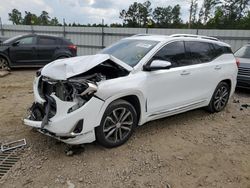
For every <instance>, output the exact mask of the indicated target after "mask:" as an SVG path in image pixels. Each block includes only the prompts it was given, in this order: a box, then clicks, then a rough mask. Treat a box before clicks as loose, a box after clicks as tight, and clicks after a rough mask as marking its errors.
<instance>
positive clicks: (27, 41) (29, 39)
mask: <svg viewBox="0 0 250 188" xmlns="http://www.w3.org/2000/svg"><path fill="white" fill-rule="evenodd" d="M34 41H35V39H34V37H26V38H22V39H20V40H19V44H21V45H26V44H34Z"/></svg>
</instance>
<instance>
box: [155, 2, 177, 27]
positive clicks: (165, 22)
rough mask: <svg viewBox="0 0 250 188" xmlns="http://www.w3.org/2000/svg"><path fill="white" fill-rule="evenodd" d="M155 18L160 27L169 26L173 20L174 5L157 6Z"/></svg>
mask: <svg viewBox="0 0 250 188" xmlns="http://www.w3.org/2000/svg"><path fill="white" fill-rule="evenodd" d="M153 20H154V22H155V24H156V26H158V27H169V26H170V24H171V20H172V7H171V6H168V7H156V8H155V9H154V11H153Z"/></svg>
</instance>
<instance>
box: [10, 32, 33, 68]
mask: <svg viewBox="0 0 250 188" xmlns="http://www.w3.org/2000/svg"><path fill="white" fill-rule="evenodd" d="M9 53H10V59H11V61H12V63H13V64H15V65H17V66H18V65H31V64H32V63H34V62H36V61H37V53H36V37H35V36H28V37H24V38H21V39H19V40H18V41H15V43H14V44H13V45H12V46H11V47H10V52H9Z"/></svg>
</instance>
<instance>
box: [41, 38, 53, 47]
mask: <svg viewBox="0 0 250 188" xmlns="http://www.w3.org/2000/svg"><path fill="white" fill-rule="evenodd" d="M38 44H40V45H55V44H56V39H55V38H49V37H40V38H39V40H38Z"/></svg>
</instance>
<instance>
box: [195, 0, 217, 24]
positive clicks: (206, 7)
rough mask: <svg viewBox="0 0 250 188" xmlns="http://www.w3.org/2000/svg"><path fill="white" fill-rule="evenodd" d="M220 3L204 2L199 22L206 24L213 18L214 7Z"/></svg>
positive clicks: (213, 0) (209, 0)
mask: <svg viewBox="0 0 250 188" xmlns="http://www.w3.org/2000/svg"><path fill="white" fill-rule="evenodd" d="M219 3H220V1H219V0H203V3H202V7H201V8H200V12H199V20H198V22H200V23H203V24H206V23H207V21H208V20H209V19H210V17H211V13H212V11H213V9H214V7H215V6H216V5H218V4H219Z"/></svg>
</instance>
